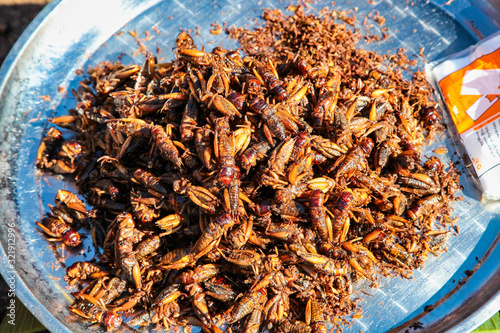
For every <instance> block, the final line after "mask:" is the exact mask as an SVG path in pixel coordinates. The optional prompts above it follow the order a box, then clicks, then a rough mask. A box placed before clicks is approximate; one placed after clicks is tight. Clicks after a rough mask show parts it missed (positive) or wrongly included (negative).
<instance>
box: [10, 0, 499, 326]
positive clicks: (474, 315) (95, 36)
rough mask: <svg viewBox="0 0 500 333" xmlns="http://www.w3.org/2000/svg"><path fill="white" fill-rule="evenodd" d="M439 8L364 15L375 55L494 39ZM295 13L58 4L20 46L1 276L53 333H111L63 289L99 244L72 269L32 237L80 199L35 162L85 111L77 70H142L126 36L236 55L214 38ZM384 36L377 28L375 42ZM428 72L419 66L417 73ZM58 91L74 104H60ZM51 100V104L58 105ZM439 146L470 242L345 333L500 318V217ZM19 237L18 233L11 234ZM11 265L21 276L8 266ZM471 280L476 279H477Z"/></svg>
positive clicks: (368, 304)
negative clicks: (47, 142)
mask: <svg viewBox="0 0 500 333" xmlns="http://www.w3.org/2000/svg"><path fill="white" fill-rule="evenodd" d="M457 1H458V0H457ZM336 3H337V5H336V8H337V9H352V8H353V7H354V4H353V3H351V4H349V1H343V0H340V1H337V2H336ZM436 3H438V4H439V5H442V6H441V7H443V8H444V9H445V10H443V9H441V7H439V6H435V5H434V4H433V3H432V2H430V3H429V2H428V1H414V2H411V3H410V2H408V1H405V0H393V1H391V0H375V1H372V2H371V4H368V3H367V2H365V1H363V2H360V3H356V4H355V5H356V6H357V8H358V12H357V13H356V15H357V17H358V18H359V19H360V21H361V20H362V17H363V15H368V13H370V12H374V11H379V12H380V13H381V14H382V15H383V16H384V17H385V18H386V26H387V27H388V28H389V32H390V34H391V38H389V39H388V40H386V41H384V42H381V43H377V44H370V45H367V46H365V47H367V48H369V49H372V50H375V51H378V52H383V53H390V52H396V51H397V49H398V48H400V47H404V48H405V49H406V50H407V52H408V54H409V55H416V54H418V53H419V51H420V48H421V47H424V48H425V51H424V53H425V55H426V60H427V61H433V60H436V59H439V58H442V57H445V56H447V55H450V54H452V53H454V52H457V51H459V50H462V49H464V48H466V47H467V46H469V45H472V44H474V43H475V41H476V40H478V39H479V38H481V37H482V36H484V35H488V34H490V32H491V29H493V28H491V24H490V23H491V22H488V24H485V28H484V29H483V30H482V32H481V29H480V28H481V20H482V19H485V17H486V16H485V15H483V14H482V13H481V12H479V14H478V13H476V14H475V15H476V16H474V20H475V21H474V22H473V23H474V24H475V26H476V30H477V31H480V33H476V32H475V31H476V30H474V29H470V27H469V26H467V22H469V23H470V21H471V20H470V18H469V17H466V16H460V15H458V14H457V13H461V12H464V11H465V12H467V10H466V9H467V3H468V2H467V1H462V0H461V1H459V5H460V8H454V7H453V3H452V4H451V5H447V4H446V3H443V2H442V1H436ZM287 4H288V2H286V1H283V3H280V1H259V2H258V3H257V2H249V1H243V0H231V1H227V0H219V1H213V2H208V1H206V2H204V1H199V0H188V1H160V0H146V1H133V0H106V1H103V0H87V1H78V0H67V1H58V0H53V1H52V2H51V3H50V4H49V5H48V6H47V7H46V8H45V9H44V10H43V11H42V13H40V15H39V16H38V17H37V18H36V19H35V20H34V22H33V23H32V24H31V25H30V26H29V28H28V29H27V31H26V32H25V33H24V34H23V35H22V37H21V38H20V39H19V41H18V43H17V44H16V45H15V46H14V48H13V50H12V51H11V53H10V55H9V57H8V58H7V59H6V61H5V63H4V66H3V67H2V69H1V70H0V120H1V121H0V134H1V139H0V156H1V157H0V244H1V245H2V246H1V247H0V270H1V273H2V274H3V276H4V277H5V278H8V277H10V276H11V275H12V276H15V277H16V293H17V295H18V296H19V298H20V299H21V300H22V301H23V302H24V303H25V305H26V306H27V307H28V308H29V309H30V310H31V311H32V312H33V313H34V314H35V316H37V318H38V319H39V320H40V321H41V322H42V323H43V324H44V325H45V326H46V327H47V328H48V329H49V330H50V331H52V332H85V331H89V330H91V331H94V330H95V331H99V330H101V328H99V327H96V326H92V327H89V326H88V325H86V324H83V323H82V322H80V321H79V320H75V317H74V316H71V315H70V313H69V312H68V310H67V307H68V305H69V304H70V303H71V299H72V298H71V297H70V296H69V294H68V290H67V288H66V287H67V285H66V283H65V282H64V281H63V279H62V277H63V276H64V267H66V266H67V265H70V264H71V263H73V262H75V261H79V260H86V259H90V258H92V256H93V250H92V247H91V240H90V238H87V239H85V240H84V246H83V247H80V248H78V249H77V250H74V251H73V252H71V253H69V257H68V258H67V259H65V260H64V258H62V256H61V255H62V253H61V249H60V248H59V247H57V246H56V245H54V244H48V243H47V241H46V239H45V237H44V236H43V235H42V234H41V233H40V232H39V231H38V230H37V228H36V227H35V225H34V221H35V220H39V219H40V218H41V216H42V214H43V213H44V212H46V211H47V210H48V207H47V204H49V203H52V202H53V198H54V196H55V194H56V191H57V190H58V189H59V188H67V189H73V186H72V184H71V183H69V182H67V181H65V180H64V179H62V178H58V177H51V176H47V175H45V174H40V173H38V172H37V170H36V169H35V168H34V160H35V155H36V151H37V148H38V145H39V142H40V140H41V137H42V132H43V130H44V129H45V128H47V126H48V124H47V119H48V118H49V117H52V116H54V115H62V114H65V113H66V112H67V110H68V109H69V108H72V107H74V105H75V104H76V102H75V100H74V98H73V97H72V96H71V94H70V93H68V91H70V89H71V88H76V87H77V86H78V81H79V80H80V77H79V76H77V75H76V74H75V70H77V69H80V68H87V66H90V65H95V64H97V63H98V62H100V61H103V60H111V61H113V60H117V59H119V58H120V59H121V61H122V62H123V63H125V64H128V63H141V62H142V60H143V58H142V55H140V54H138V55H136V56H135V57H133V56H132V55H133V53H134V51H135V50H136V49H137V47H138V45H137V42H136V41H135V40H134V39H133V38H132V37H131V36H130V35H129V34H128V33H127V31H134V30H137V32H139V37H146V36H145V35H144V34H143V32H144V31H146V30H147V31H149V32H150V33H151V35H150V36H153V37H152V38H150V39H149V40H147V41H146V40H144V41H143V43H144V44H145V45H146V46H147V47H148V49H150V50H151V51H154V52H156V50H157V49H158V48H159V49H161V53H160V54H159V57H160V58H161V57H165V60H168V59H171V58H172V53H171V50H172V48H173V46H174V39H175V37H176V35H177V34H178V32H179V28H185V29H193V30H194V29H196V27H198V26H199V27H200V35H196V34H195V33H193V36H194V37H195V42H196V43H197V44H198V45H200V46H201V44H203V45H205V48H206V49H208V50H210V49H211V48H212V47H213V46H215V45H219V44H220V43H222V44H223V46H225V47H226V48H234V47H235V44H234V42H233V41H231V40H228V39H227V38H226V36H225V35H219V36H214V35H211V34H209V33H208V29H209V28H210V24H211V23H214V22H215V21H219V22H220V23H221V24H222V22H226V23H227V24H228V26H230V25H233V24H234V25H236V26H251V25H252V24H254V23H253V21H252V20H253V18H254V17H258V16H259V15H260V14H261V12H262V9H263V8H269V7H277V8H282V9H284V8H285V7H286V6H287ZM326 5H329V6H331V4H330V2H329V1H323V2H319V3H316V4H314V5H313V7H314V8H315V9H320V8H322V7H323V6H326ZM469 6H471V5H470V4H469ZM314 8H313V9H312V10H313V11H314ZM454 10H456V11H455V12H454ZM450 14H451V15H450ZM452 15H457V16H452ZM155 27H156V28H157V29H156V28H155ZM478 27H479V28H478ZM376 29H377V24H374V30H373V31H372V32H376ZM158 31H159V32H160V33H158ZM423 65H424V63H423V61H422V59H421V58H419V66H423ZM60 87H62V88H64V91H65V93H64V92H63V93H60V92H58V89H59V88H60ZM41 96H49V97H50V101H47V100H46V101H44V100H42V99H41ZM438 146H439V147H441V146H445V147H446V148H447V150H448V152H449V153H448V154H447V155H446V158H447V159H448V160H450V161H453V162H457V163H459V167H460V168H461V170H463V174H462V176H461V179H460V181H461V183H462V184H463V185H464V189H463V192H462V193H461V195H463V197H464V200H463V201H461V202H460V203H457V204H456V205H454V208H455V214H456V216H457V217H459V218H460V220H459V222H458V226H459V227H460V230H461V233H460V235H459V236H458V237H452V238H451V239H450V240H449V242H448V245H449V251H448V252H446V253H443V254H442V255H441V256H440V257H438V258H434V257H431V258H429V260H428V262H427V264H426V267H425V268H424V269H422V270H419V271H416V272H415V273H414V277H413V278H412V279H410V280H406V279H384V280H382V281H381V283H380V288H378V289H371V288H370V287H369V286H368V285H363V284H360V285H357V286H356V287H355V291H356V293H355V294H354V295H353V297H355V298H357V297H362V298H363V301H362V302H361V305H362V308H363V318H361V319H355V320H353V322H352V326H350V327H344V330H345V332H359V331H365V332H386V331H389V330H392V331H394V332H398V331H401V332H405V331H408V332H411V331H413V327H418V326H423V330H422V329H419V330H418V331H419V332H423V331H427V332H441V331H450V332H467V331H470V330H472V329H473V328H474V327H477V326H478V325H480V324H481V323H482V322H483V321H484V320H485V319H487V318H489V317H490V316H491V315H492V314H493V313H494V312H496V311H498V309H499V308H500V296H499V288H500V286H499V285H498V283H497V281H499V278H500V263H499V261H498V259H497V258H498V257H499V255H500V253H499V252H500V247H499V246H497V242H498V239H497V238H498V230H499V220H500V216H499V214H498V212H499V209H498V207H495V205H484V204H482V203H481V202H480V201H479V198H480V193H479V191H478V190H477V188H476V187H475V186H474V182H473V180H472V178H471V177H470V176H469V174H468V173H467V172H466V171H465V169H464V167H463V163H462V162H461V161H460V159H459V156H461V154H460V152H457V149H456V148H455V146H454V144H453V142H452V140H451V139H450V138H449V136H446V137H445V138H443V139H442V140H441V141H439V142H438V143H436V144H434V146H432V147H431V148H430V149H429V151H428V155H431V154H432V152H431V150H432V149H433V148H435V147H438ZM9 225H10V226H14V228H12V229H11V230H9ZM12 238H14V239H15V242H16V244H15V251H14V252H12V251H11V253H9V249H8V247H7V245H8V242H9V239H12ZM12 254H14V255H15V265H14V269H12V268H10V267H9V262H8V260H9V259H12ZM66 254H68V253H66ZM9 255H11V256H10V257H9ZM466 271H468V272H472V273H474V274H472V276H471V277H470V278H467V277H466ZM426 306H427V307H426ZM424 308H425V310H424ZM430 309H432V311H428V310H430ZM426 310H427V311H426ZM415 323H416V324H415ZM129 330H130V328H128V327H126V326H123V327H122V328H120V331H123V332H125V331H129Z"/></svg>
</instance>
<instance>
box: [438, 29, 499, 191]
mask: <svg viewBox="0 0 500 333" xmlns="http://www.w3.org/2000/svg"><path fill="white" fill-rule="evenodd" d="M431 72H432V79H433V80H434V83H435V85H436V87H437V89H438V90H439V92H440V94H441V97H442V99H443V101H444V103H445V104H446V106H447V108H448V110H449V112H450V116H451V119H452V120H453V123H454V124H455V126H456V129H457V131H458V133H459V136H460V140H461V143H462V144H463V146H464V147H465V149H466V151H467V154H468V155H469V158H470V160H471V162H472V165H473V167H474V171H475V173H476V176H477V179H478V180H479V182H480V184H481V186H482V189H483V195H484V198H485V199H493V200H499V199H500V33H497V34H495V35H493V36H491V37H489V38H487V39H485V40H482V41H481V42H479V43H478V44H476V45H474V46H471V47H469V48H468V49H466V50H464V51H462V52H460V53H457V54H455V55H452V56H450V57H448V58H446V59H445V60H444V61H442V62H440V63H438V64H437V65H436V66H434V67H433V68H432V70H431Z"/></svg>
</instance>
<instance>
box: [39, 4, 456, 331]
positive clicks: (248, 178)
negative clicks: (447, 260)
mask: <svg viewBox="0 0 500 333" xmlns="http://www.w3.org/2000/svg"><path fill="white" fill-rule="evenodd" d="M263 19H264V21H265V25H263V26H262V27H260V28H257V29H253V30H250V29H243V28H231V29H229V30H228V31H227V32H228V33H229V35H230V36H231V37H233V38H237V39H238V41H239V43H240V45H241V49H242V51H243V54H244V56H242V55H241V54H240V53H239V52H237V51H230V50H224V49H221V48H220V47H217V48H215V49H214V50H213V51H212V52H211V53H207V52H204V51H201V50H199V49H197V48H195V46H194V45H195V43H194V41H193V39H192V38H191V36H189V35H188V34H187V33H180V34H179V36H178V37H177V40H176V45H177V46H176V49H175V54H176V57H175V59H174V60H173V61H172V62H171V63H157V61H156V59H155V57H154V56H153V55H152V54H148V55H147V56H146V59H145V62H144V64H143V65H132V66H124V65H122V64H121V63H119V62H116V63H114V64H112V63H108V62H104V63H101V64H99V65H97V66H96V67H95V68H92V69H91V70H89V71H88V77H87V78H86V79H85V80H84V81H82V82H81V87H80V88H79V89H78V91H75V92H74V94H75V96H76V97H77V99H78V104H77V105H76V108H75V109H72V110H70V114H69V115H66V116H62V117H58V118H54V119H51V122H52V123H53V124H55V125H58V126H61V127H65V128H69V129H71V130H73V131H75V132H76V136H75V138H73V139H71V140H65V139H64V138H63V137H62V135H61V132H60V131H59V130H57V129H55V128H51V129H49V131H48V132H47V136H46V137H45V138H44V139H43V141H42V144H41V145H40V149H39V152H38V155H37V161H36V164H37V166H38V167H39V168H42V169H45V170H50V171H52V172H55V173H63V174H68V175H70V176H73V177H74V179H75V181H76V184H77V186H78V190H79V193H78V194H79V195H81V196H82V197H84V198H85V201H86V202H87V204H88V205H89V206H92V207H93V208H92V209H91V210H87V209H86V208H85V207H86V204H85V203H84V202H83V201H81V200H80V199H79V198H78V197H77V196H76V195H75V194H73V193H71V192H68V191H62V190H61V191H59V192H58V195H57V197H56V205H55V206H51V213H50V214H47V216H46V217H44V219H42V221H41V222H39V223H38V225H39V226H40V227H41V228H42V230H43V231H44V232H46V233H47V234H48V235H49V236H50V237H51V238H52V240H57V241H63V242H65V244H67V245H68V246H77V245H78V244H80V237H79V234H78V233H77V230H78V228H79V226H81V225H83V224H88V225H89V226H90V227H91V228H92V238H93V240H94V244H95V246H96V251H98V252H99V256H98V259H97V260H92V261H87V262H77V263H75V264H73V265H72V266H70V267H69V268H68V269H67V281H68V282H69V283H70V284H71V285H74V286H77V289H78V292H74V293H73V295H74V297H75V301H74V303H73V304H72V305H71V306H70V310H71V311H72V312H74V313H76V314H77V315H80V316H81V317H83V318H86V319H88V320H90V321H92V322H98V323H101V324H103V325H105V326H106V327H107V329H109V330H112V329H115V328H117V327H118V326H120V325H125V324H124V323H123V322H122V321H123V319H124V318H125V319H126V321H127V324H128V325H131V326H150V327H151V328H153V327H154V328H157V329H164V330H169V329H170V328H171V327H178V326H186V325H196V326H202V327H203V329H204V330H205V331H210V332H220V331H221V330H223V329H225V328H227V327H231V328H232V329H233V331H237V332H260V331H264V330H269V331H271V332H327V331H328V330H329V329H334V328H335V329H336V328H340V324H342V323H346V322H347V319H346V318H347V316H348V315H350V314H351V315H352V314H354V316H356V317H359V316H360V311H359V309H358V305H357V301H358V300H354V299H352V288H353V287H352V286H353V282H355V281H358V280H363V279H365V280H369V281H370V280H371V281H372V284H373V286H374V287H376V285H377V279H378V278H379V277H380V276H403V277H406V276H408V275H409V274H410V273H411V271H412V270H414V269H416V268H419V267H422V266H423V265H424V261H425V259H426V258H427V256H428V254H429V253H432V254H435V255H437V254H438V253H439V252H440V251H442V250H443V247H444V243H445V241H446V240H447V239H448V238H449V237H450V235H451V232H450V231H449V230H448V229H449V228H450V226H451V225H453V223H454V221H453V219H452V218H451V217H450V215H451V206H450V203H451V202H453V201H454V200H457V197H456V196H455V193H456V192H457V191H458V190H459V188H460V186H459V184H458V174H457V171H456V169H455V168H454V167H453V165H445V164H444V163H443V162H442V161H441V160H440V159H439V157H436V156H432V157H430V158H427V157H425V158H423V157H422V156H421V155H422V154H421V150H420V148H421V147H422V145H423V144H424V143H425V141H426V138H427V139H431V138H432V137H434V135H436V134H437V133H440V132H442V130H443V127H442V125H441V119H440V114H439V112H438V110H437V108H436V102H435V101H434V100H433V97H432V94H433V91H432V88H431V87H430V85H429V84H428V83H427V82H426V81H425V79H424V76H423V74H422V73H421V72H417V73H415V74H414V77H413V79H412V80H411V81H409V80H406V79H404V75H403V72H404V70H406V68H407V67H410V66H412V63H411V62H410V61H409V60H408V59H407V58H406V56H405V55H404V53H403V52H398V53H397V54H395V55H391V56H388V55H379V54H376V53H374V52H370V51H366V50H363V49H360V48H358V47H357V46H356V45H357V43H358V42H359V40H360V39H361V38H362V37H361V35H360V34H359V33H358V32H356V30H354V28H353V27H352V26H351V25H349V24H346V23H345V22H348V23H352V20H353V19H354V18H353V17H348V16H347V15H346V14H345V13H339V12H337V11H326V10H325V11H322V12H321V15H319V16H314V15H307V14H305V13H304V11H303V8H302V7H300V6H299V7H297V8H296V10H295V12H294V14H293V15H291V16H285V15H283V14H282V13H281V12H280V11H278V10H265V11H264V14H263ZM327 323H328V324H327Z"/></svg>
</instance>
